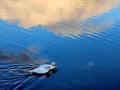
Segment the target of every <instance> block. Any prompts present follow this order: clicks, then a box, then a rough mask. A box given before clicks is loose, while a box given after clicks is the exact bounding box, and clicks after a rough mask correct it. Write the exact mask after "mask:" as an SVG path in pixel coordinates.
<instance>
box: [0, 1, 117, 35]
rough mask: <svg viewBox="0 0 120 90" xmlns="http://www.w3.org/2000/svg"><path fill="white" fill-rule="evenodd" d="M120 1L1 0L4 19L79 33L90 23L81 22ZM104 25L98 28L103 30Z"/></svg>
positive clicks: (67, 32)
mask: <svg viewBox="0 0 120 90" xmlns="http://www.w3.org/2000/svg"><path fill="white" fill-rule="evenodd" d="M118 3H119V0H90V1H89V0H74V1H73V0H60V1H56V0H47V1H44V0H25V1H24V0H18V1H16V0H7V1H6V0H4V1H1V3H0V18H1V19H3V20H7V21H17V22H18V23H19V25H20V26H23V27H25V28H29V27H32V26H36V25H43V26H45V27H48V28H49V29H51V30H52V31H53V32H55V33H59V34H63V35H69V34H74V35H75V34H80V33H81V32H83V30H84V26H86V25H82V24H81V22H83V21H85V20H86V19H88V18H90V17H92V16H96V15H99V14H102V13H105V12H108V11H109V10H111V9H112V8H113V7H115V6H116V5H117V4H118ZM102 22H103V21H102ZM105 22H107V21H105ZM89 23H91V22H89ZM100 24H101V23H100ZM103 25H104V23H103V24H102V25H98V27H97V26H95V28H96V27H97V28H100V29H101V28H103ZM86 27H87V28H91V27H93V28H92V29H89V31H96V30H97V29H95V28H94V25H92V26H89V25H88V26H86Z"/></svg>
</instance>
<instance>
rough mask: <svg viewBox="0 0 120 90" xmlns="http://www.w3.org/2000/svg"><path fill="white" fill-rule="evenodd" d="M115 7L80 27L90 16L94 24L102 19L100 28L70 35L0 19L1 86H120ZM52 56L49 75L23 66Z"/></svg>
mask: <svg viewBox="0 0 120 90" xmlns="http://www.w3.org/2000/svg"><path fill="white" fill-rule="evenodd" d="M119 9H120V7H116V8H113V9H112V10H111V11H109V13H104V14H102V15H98V16H95V17H92V18H89V19H88V20H86V21H85V22H83V25H84V30H87V29H88V28H86V23H91V21H92V23H93V25H94V27H93V29H94V28H95V27H97V28H98V26H97V23H103V27H102V28H98V29H100V30H98V31H94V32H90V33H87V31H86V32H84V31H83V32H82V33H80V34H77V35H74V34H72V33H71V34H70V35H69V36H64V35H58V34H56V33H54V32H52V31H51V30H49V28H46V27H43V26H42V25H39V26H35V27H32V28H29V30H27V29H25V28H23V27H20V26H18V25H17V24H16V23H9V22H7V21H4V20H1V21H0V90H33V89H35V90H61V89H62V90H120V12H119ZM105 19H110V21H112V22H114V23H112V24H110V25H109V24H108V23H109V22H110V21H108V22H105V21H104V20H105ZM106 23H107V24H106ZM63 29H64V28H63ZM52 61H55V62H56V63H57V65H58V68H57V72H56V73H52V74H51V75H50V76H49V77H47V76H33V75H30V74H28V73H27V72H26V70H31V69H33V68H35V67H36V65H39V64H41V63H49V62H52Z"/></svg>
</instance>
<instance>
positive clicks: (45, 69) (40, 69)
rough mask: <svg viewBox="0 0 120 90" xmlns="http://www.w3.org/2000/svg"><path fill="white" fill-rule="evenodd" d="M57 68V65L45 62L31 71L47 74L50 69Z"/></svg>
mask: <svg viewBox="0 0 120 90" xmlns="http://www.w3.org/2000/svg"><path fill="white" fill-rule="evenodd" d="M55 68H56V65H50V64H43V65H40V66H39V67H37V68H35V69H33V70H30V73H36V74H46V73H48V72H49V71H50V70H52V69H55Z"/></svg>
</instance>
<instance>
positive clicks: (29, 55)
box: [0, 45, 49, 64]
mask: <svg viewBox="0 0 120 90" xmlns="http://www.w3.org/2000/svg"><path fill="white" fill-rule="evenodd" d="M38 52H39V51H37V48H36V47H35V45H29V46H28V47H27V48H26V49H25V50H23V51H21V52H11V51H10V52H9V51H5V50H0V61H7V62H24V63H32V64H33V63H34V64H41V63H46V62H48V61H49V60H48V59H47V58H44V57H41V55H39V53H38ZM36 55H37V56H36ZM34 57H35V58H34Z"/></svg>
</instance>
